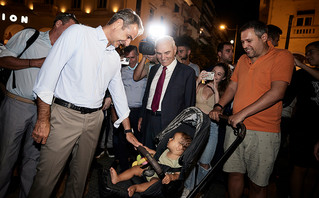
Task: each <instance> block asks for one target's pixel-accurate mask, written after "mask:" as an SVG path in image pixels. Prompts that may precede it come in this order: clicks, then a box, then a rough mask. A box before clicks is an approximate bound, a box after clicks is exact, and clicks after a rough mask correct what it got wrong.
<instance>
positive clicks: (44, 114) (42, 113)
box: [32, 97, 51, 144]
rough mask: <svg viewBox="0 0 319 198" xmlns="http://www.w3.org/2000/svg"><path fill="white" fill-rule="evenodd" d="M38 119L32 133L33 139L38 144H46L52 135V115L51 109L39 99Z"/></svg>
mask: <svg viewBox="0 0 319 198" xmlns="http://www.w3.org/2000/svg"><path fill="white" fill-rule="evenodd" d="M37 105H38V119H37V122H36V124H35V127H34V129H33V132H32V137H33V139H34V141H36V142H37V143H41V144H45V143H46V142H47V139H48V136H49V133H50V114H51V107H50V105H49V104H47V103H45V102H43V101H42V100H41V99H40V98H39V97H38V99H37Z"/></svg>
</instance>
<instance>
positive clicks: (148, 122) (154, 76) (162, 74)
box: [139, 36, 196, 149]
mask: <svg viewBox="0 0 319 198" xmlns="http://www.w3.org/2000/svg"><path fill="white" fill-rule="evenodd" d="M176 51H177V48H176V46H175V41H174V39H173V38H172V37H170V36H165V37H162V38H160V39H158V40H157V41H156V43H155V54H156V57H157V59H158V61H159V62H160V64H157V65H154V66H153V67H152V68H151V70H150V73H149V76H148V81H147V85H146V89H145V94H144V98H143V105H142V110H141V111H142V112H141V118H140V119H139V129H141V128H142V132H143V133H144V137H145V145H146V146H147V147H149V148H151V149H154V148H155V145H154V142H153V140H154V138H155V137H156V135H157V134H158V133H159V132H161V131H162V130H163V129H164V128H165V127H166V126H167V125H168V124H169V123H170V122H171V121H172V120H173V119H174V118H175V117H176V116H177V115H178V114H179V113H180V112H181V111H183V110H184V109H186V108H187V107H190V106H194V105H195V95H196V88H195V72H194V70H193V69H192V68H190V67H189V66H186V65H184V64H182V63H180V62H178V61H177V60H176V58H175V54H176Z"/></svg>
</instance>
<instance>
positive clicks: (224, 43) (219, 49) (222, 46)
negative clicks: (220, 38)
mask: <svg viewBox="0 0 319 198" xmlns="http://www.w3.org/2000/svg"><path fill="white" fill-rule="evenodd" d="M225 45H232V44H231V43H230V42H228V41H226V42H222V43H219V44H218V46H217V52H222V51H223V49H224V46H225Z"/></svg>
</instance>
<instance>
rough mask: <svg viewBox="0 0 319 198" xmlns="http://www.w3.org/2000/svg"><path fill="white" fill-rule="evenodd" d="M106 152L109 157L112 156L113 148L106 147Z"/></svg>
mask: <svg viewBox="0 0 319 198" xmlns="http://www.w3.org/2000/svg"><path fill="white" fill-rule="evenodd" d="M106 153H107V155H108V156H109V158H114V157H115V155H114V149H113V148H107V149H106Z"/></svg>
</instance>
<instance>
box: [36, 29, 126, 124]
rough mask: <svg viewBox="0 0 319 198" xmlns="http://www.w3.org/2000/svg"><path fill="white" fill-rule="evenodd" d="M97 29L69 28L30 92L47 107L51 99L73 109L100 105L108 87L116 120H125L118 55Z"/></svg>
mask: <svg viewBox="0 0 319 198" xmlns="http://www.w3.org/2000/svg"><path fill="white" fill-rule="evenodd" d="M107 44H108V40H107V38H106V36H105V33H104V32H103V29H102V27H101V26H99V27H97V28H91V27H88V26H85V25H78V24H75V25H71V26H70V27H69V28H68V29H67V30H65V31H64V32H63V33H62V35H61V36H60V37H59V39H58V40H57V41H56V42H55V44H54V46H53V48H52V50H51V51H50V53H49V55H48V57H47V58H46V60H45V62H44V64H43V66H42V68H41V70H40V72H39V75H38V78H37V81H36V83H35V86H34V89H33V91H34V93H35V94H36V95H37V96H38V97H40V98H41V100H42V101H43V102H45V103H47V104H51V103H52V99H53V96H55V97H57V98H61V99H63V100H65V101H68V102H71V103H73V104H75V105H77V106H81V107H87V108H98V107H101V106H102V101H103V98H104V95H105V91H106V89H107V88H108V89H109V91H110V93H111V96H112V100H113V102H114V106H115V109H116V112H117V114H118V117H119V119H118V120H117V121H116V122H115V123H114V125H115V126H116V127H117V126H119V124H120V123H121V122H122V121H123V120H124V119H125V118H127V117H128V115H129V112H130V110H129V108H128V105H127V99H126V95H125V90H124V86H123V82H122V78H121V64H120V56H119V55H118V53H117V52H116V50H115V48H114V46H112V45H110V46H109V47H107Z"/></svg>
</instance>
